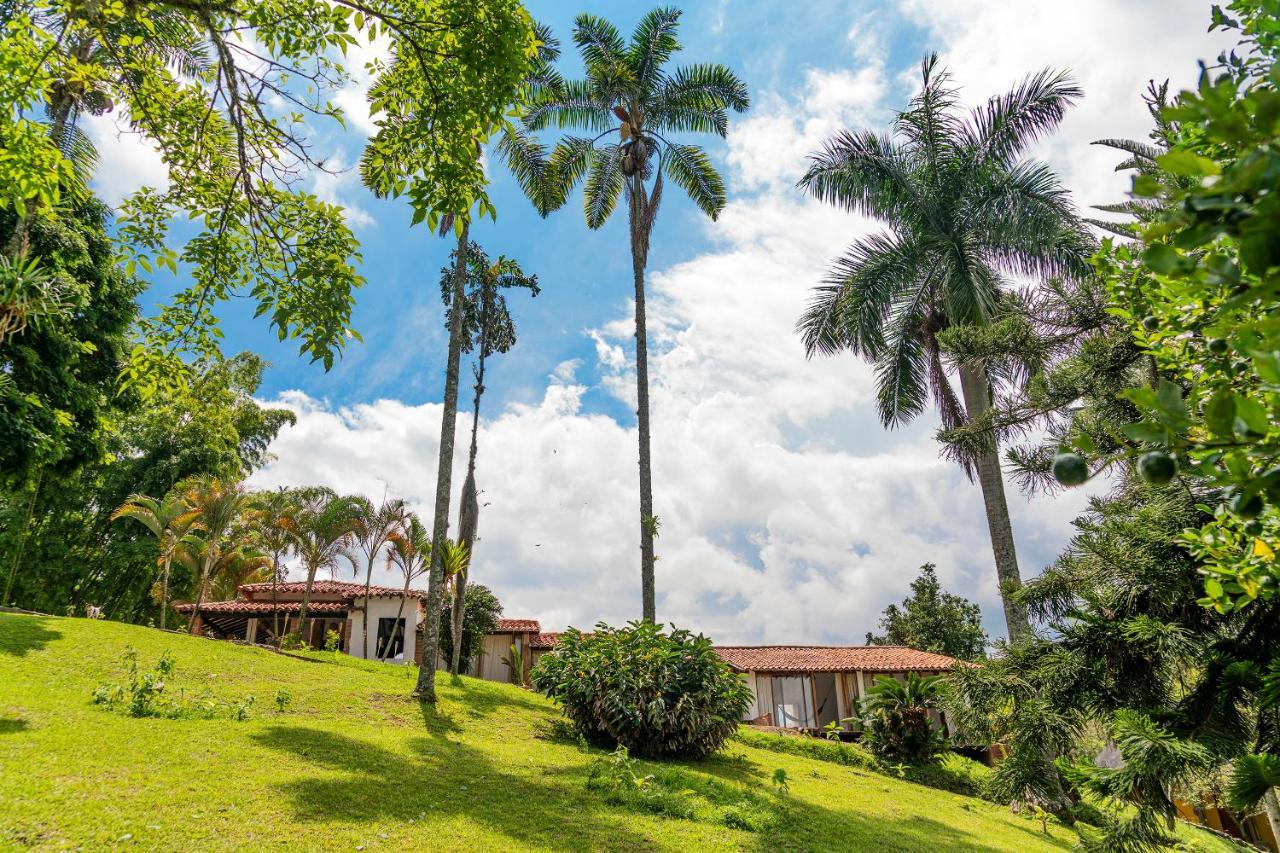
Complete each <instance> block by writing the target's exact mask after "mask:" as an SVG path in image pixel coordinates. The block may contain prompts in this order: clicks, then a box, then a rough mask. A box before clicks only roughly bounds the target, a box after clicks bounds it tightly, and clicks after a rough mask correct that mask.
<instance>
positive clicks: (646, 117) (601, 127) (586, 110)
mask: <svg viewBox="0 0 1280 853" xmlns="http://www.w3.org/2000/svg"><path fill="white" fill-rule="evenodd" d="M679 18H680V12H679V10H677V9H669V8H663V9H656V10H654V11H653V12H650V13H649V14H648V15H646V16H645V17H644V18H643V19H642V20H641V21H640V23H639V24H638V25H637V26H636V29H635V32H634V33H633V34H632V36H631V41H630V43H629V44H628V43H626V42H624V41H623V39H622V36H621V35H619V33H618V30H617V29H616V28H615V27H614V26H613V25H612V24H611V23H609V22H608V21H606V20H604V19H602V18H597V17H595V16H593V15H579V16H578V18H577V21H576V22H575V25H574V32H573V40H574V43H575V44H576V45H577V46H578V49H579V51H580V53H581V54H582V59H583V64H584V65H585V67H586V78H585V79H582V80H572V81H564V80H559V79H557V80H554V81H550V82H548V84H547V85H545V86H543V87H542V88H541V89H540V90H539V91H538V96H537V97H536V98H535V99H534V103H533V105H532V107H531V108H530V109H529V111H528V113H527V114H526V116H525V124H526V126H527V127H528V128H529V129H530V130H533V131H538V130H541V129H544V128H547V127H552V126H554V127H558V128H577V129H579V130H580V131H584V132H585V133H586V134H587V135H585V136H570V135H566V136H565V137H563V138H562V139H560V140H559V141H558V142H557V144H556V146H555V149H554V150H553V151H552V154H551V158H550V162H549V163H548V165H547V168H546V169H545V171H544V172H543V176H542V186H543V192H542V193H541V194H535V196H534V200H535V202H537V203H539V205H540V206H541V207H545V208H546V209H548V210H551V209H555V208H557V207H560V206H561V205H563V204H564V203H565V202H566V201H567V200H568V196H569V193H570V192H571V191H572V190H573V188H574V187H575V186H577V184H578V183H579V182H581V181H583V179H584V178H585V187H584V201H583V210H584V213H585V215H586V221H587V227H589V228H592V229H596V228H600V227H601V226H603V225H604V224H605V222H606V221H607V220H608V219H609V216H610V215H611V214H612V213H613V211H614V209H615V208H616V207H617V203H618V199H619V198H620V197H625V199H626V204H627V219H628V224H629V228H630V242H631V270H632V277H633V282H634V285H635V316H636V320H635V323H636V328H635V334H636V402H637V406H636V422H637V428H638V432H639V443H640V452H639V463H640V518H639V521H640V555H641V564H640V573H641V590H642V597H643V615H644V618H645V619H647V620H650V621H654V620H655V619H656V612H655V611H656V607H655V596H654V579H653V563H654V554H653V539H654V536H655V534H656V532H657V523H658V520H657V517H656V516H655V514H654V509H653V477H652V472H651V465H650V453H649V352H648V338H647V334H646V331H645V281H644V278H645V268H646V266H647V263H648V258H649V241H650V238H651V237H652V235H653V225H654V221H655V218H656V217H657V213H658V205H659V203H660V201H661V199H662V188H663V182H664V180H670V181H672V182H674V183H675V184H676V186H678V187H680V189H682V190H683V191H684V192H685V193H686V194H687V195H688V196H689V198H690V199H692V200H693V202H694V203H695V204H696V205H697V206H698V208H699V209H701V210H702V212H703V213H705V214H707V215H708V216H710V217H711V218H712V219H715V218H716V216H717V215H719V213H720V211H721V210H722V209H723V208H724V204H725V192H724V183H723V181H721V179H720V175H719V174H717V172H716V170H715V169H714V168H713V167H712V165H711V161H710V159H709V158H708V157H707V154H706V152H704V151H703V150H702V149H701V148H699V147H697V146H695V145H688V144H685V143H683V142H680V141H679V140H678V137H680V136H682V135H684V134H686V133H691V132H696V133H712V134H715V135H717V136H724V135H725V133H726V132H727V130H728V126H729V119H728V111H729V110H735V111H739V112H740V111H742V110H745V109H746V108H747V89H746V86H745V85H744V84H743V83H742V81H740V80H739V79H738V78H737V76H735V75H734V73H733V72H732V71H730V70H729V69H728V68H725V67H724V66H722V65H714V64H701V65H688V66H684V67H681V68H676V69H674V70H668V69H667V67H666V66H667V63H668V61H669V60H670V59H671V57H672V56H673V55H674V54H675V53H676V52H678V51H679V50H680V43H679V41H678V40H677V38H676V30H677V28H678V23H679Z"/></svg>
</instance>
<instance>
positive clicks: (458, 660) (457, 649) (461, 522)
mask: <svg viewBox="0 0 1280 853" xmlns="http://www.w3.org/2000/svg"><path fill="white" fill-rule="evenodd" d="M489 310H490V293H489V288H488V287H485V288H484V290H483V292H482V294H481V305H480V346H479V348H478V350H479V357H478V358H477V359H476V385H475V395H474V396H473V397H472V401H471V448H470V450H469V451H468V452H467V478H466V479H465V480H463V481H462V501H461V506H460V507H459V508H458V540H459V541H460V542H461V543H462V544H463V546H465V547H466V549H467V562H466V564H465V565H464V566H463V567H462V570H461V571H460V572H458V576H457V577H455V578H454V579H453V608H452V609H451V611H450V616H451V617H452V618H451V619H450V622H451V623H452V624H451V625H450V627H451V628H452V631H453V633H452V636H453V654H452V655H451V656H450V660H449V672H451V673H453V674H454V675H457V674H458V673H459V672H461V671H462V629H463V620H464V619H465V618H466V612H467V577H468V575H469V574H470V572H471V560H472V557H473V555H474V554H475V545H476V529H477V528H478V526H479V524H480V498H479V495H478V494H477V491H476V451H477V449H478V442H479V432H480V398H481V397H482V396H483V395H484V363H485V358H486V357H487V356H488V354H489V353H488V349H489V335H488V332H489Z"/></svg>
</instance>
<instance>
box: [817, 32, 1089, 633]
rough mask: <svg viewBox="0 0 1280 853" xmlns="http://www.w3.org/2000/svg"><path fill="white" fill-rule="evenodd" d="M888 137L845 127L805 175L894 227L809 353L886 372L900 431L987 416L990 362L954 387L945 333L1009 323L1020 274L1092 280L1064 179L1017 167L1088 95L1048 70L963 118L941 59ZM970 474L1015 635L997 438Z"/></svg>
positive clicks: (849, 275) (961, 369)
mask: <svg viewBox="0 0 1280 853" xmlns="http://www.w3.org/2000/svg"><path fill="white" fill-rule="evenodd" d="M922 72H923V77H924V85H923V88H922V90H921V91H920V93H919V94H918V95H916V96H915V98H914V99H913V100H912V101H911V103H910V105H909V106H908V108H907V110H906V111H904V112H902V113H900V114H899V115H898V116H897V118H896V119H895V120H894V122H893V134H892V135H891V136H886V135H877V134H875V133H872V132H870V131H858V132H850V131H843V132H841V133H839V134H837V135H836V136H835V138H833V139H832V140H830V141H829V142H828V143H827V145H826V146H825V148H824V149H823V150H822V151H821V152H820V153H818V154H815V155H813V157H812V163H811V165H810V167H809V169H808V172H807V173H806V174H805V176H804V178H803V179H802V180H801V181H800V185H801V187H803V188H804V189H805V190H807V191H808V192H809V193H810V194H811V195H813V196H814V197H816V198H819V199H822V200H824V201H828V202H831V203H833V204H835V205H838V206H840V207H844V208H847V209H850V210H853V211H857V212H860V213H863V214H866V215H869V216H874V217H876V218H878V219H881V220H883V221H884V222H886V223H887V224H888V225H889V232H888V233H884V234H877V235H873V236H869V237H865V238H862V239H859V240H857V241H855V242H854V243H853V244H852V245H851V246H850V247H849V249H848V250H847V252H846V253H845V255H844V257H842V258H841V259H840V260H838V261H836V263H835V265H834V267H833V268H832V271H831V274H830V277H829V278H828V281H827V284H826V285H824V286H822V287H820V288H818V289H817V290H816V291H815V297H814V300H813V303H812V304H811V306H810V308H809V309H808V311H806V312H805V314H804V316H803V317H802V318H801V320H800V323H799V329H800V331H801V333H802V334H803V336H804V342H805V346H806V349H807V350H808V352H809V354H810V355H813V354H814V353H824V354H834V353H837V352H846V351H847V352H852V353H854V354H856V355H859V356H861V357H862V358H864V359H866V360H867V361H869V362H871V363H872V364H874V365H875V370H876V380H877V386H878V387H877V394H878V399H877V408H878V410H879V415H880V419H881V421H882V422H883V423H884V424H885V426H888V427H894V426H900V425H902V424H905V423H907V422H908V421H910V420H912V419H913V418H915V417H916V416H918V415H920V414H921V413H922V412H923V411H924V409H925V407H926V406H927V405H928V402H929V399H930V398H931V397H932V399H933V401H934V403H935V405H936V406H937V409H938V411H939V413H940V415H941V418H942V424H943V427H944V428H954V427H958V426H961V425H963V424H966V423H971V422H972V421H973V420H974V419H980V418H981V417H982V416H983V413H984V412H986V411H988V410H989V409H990V408H991V405H992V388H991V376H990V374H989V372H988V370H987V365H986V364H984V363H982V362H981V361H974V360H965V361H962V362H961V363H960V364H959V365H958V366H957V367H958V373H959V378H960V389H961V397H962V398H963V401H964V402H963V406H962V405H961V403H960V400H959V399H957V397H956V394H955V391H954V390H953V389H952V386H951V382H950V379H949V378H948V374H947V367H948V366H947V364H946V363H944V359H943V355H942V352H941V349H940V346H939V341H938V335H939V334H940V333H942V332H943V331H945V330H947V329H949V328H951V327H955V326H984V325H987V324H989V323H991V322H992V321H993V319H995V318H997V317H998V315H999V312H1000V304H1001V301H1002V298H1003V297H1002V288H1003V286H1004V285H1005V283H1006V281H1007V279H1008V277H1010V276H1024V277H1054V276H1064V275H1071V274H1075V273H1079V272H1083V270H1084V268H1085V258H1086V257H1087V255H1088V253H1089V239H1088V237H1087V236H1086V235H1085V234H1084V232H1083V230H1082V228H1081V226H1080V225H1079V224H1078V222H1077V220H1076V218H1075V213H1074V211H1073V209H1072V206H1071V203H1070V201H1069V199H1068V197H1067V194H1066V192H1065V191H1064V190H1063V188H1062V186H1061V185H1060V183H1059V182H1058V179H1057V177H1056V176H1055V175H1054V174H1053V173H1052V172H1050V171H1049V169H1048V168H1047V167H1046V166H1044V165H1043V164H1040V163H1038V162H1035V161H1032V160H1026V159H1021V155H1022V154H1023V152H1024V151H1025V150H1026V148H1027V146H1028V145H1030V144H1031V143H1032V142H1034V141H1035V140H1036V139H1038V138H1040V137H1041V136H1042V135H1043V134H1045V133H1048V132H1049V131H1051V130H1052V129H1053V128H1055V127H1056V126H1057V124H1058V123H1059V121H1061V119H1062V116H1063V114H1064V112H1065V110H1066V108H1067V107H1068V106H1069V105H1070V104H1071V103H1072V102H1073V101H1074V100H1075V99H1077V98H1078V97H1079V96H1080V90H1079V89H1078V88H1077V87H1076V86H1075V84H1074V83H1072V82H1071V80H1070V79H1069V78H1068V77H1067V76H1066V75H1065V74H1062V73H1052V72H1050V71H1042V72H1040V73H1039V74H1036V75H1033V76H1031V77H1028V78H1027V79H1026V80H1025V81H1023V82H1022V83H1021V84H1020V85H1018V86H1017V87H1016V88H1014V89H1012V90H1011V91H1009V92H1008V93H1006V94H1004V95H1001V96H999V97H996V98H992V99H991V100H990V101H988V102H987V104H986V105H985V106H982V107H979V108H977V109H975V110H972V111H971V112H968V113H967V114H965V113H962V112H961V111H960V110H958V109H957V106H956V95H955V90H954V89H953V88H952V87H951V86H950V84H949V81H948V77H947V74H946V72H945V71H943V70H942V69H940V68H938V67H937V57H936V56H930V57H928V58H926V59H925V61H924V63H923V66H922ZM978 445H979V446H978V447H976V448H975V449H974V451H973V452H972V454H971V455H970V457H969V459H968V462H969V464H967V465H966V467H967V468H968V467H970V465H971V468H972V469H973V470H975V471H976V473H977V475H978V480H979V483H980V484H981V486H982V494H983V500H984V503H985V508H986V514H987V524H988V527H989V530H990V535H991V545H992V550H993V552H994V555H995V565H996V573H997V576H998V578H999V581H1000V592H1001V596H1002V598H1003V600H1004V611H1005V621H1006V623H1007V624H1008V628H1009V637H1010V639H1011V640H1014V641H1016V640H1018V639H1019V638H1021V637H1023V636H1025V634H1026V633H1027V631H1028V630H1029V629H1028V623H1027V615H1026V611H1025V609H1023V608H1022V607H1021V606H1020V605H1018V604H1017V603H1016V602H1014V601H1012V600H1011V598H1010V593H1012V592H1013V591H1014V590H1015V589H1016V588H1017V587H1018V586H1020V585H1021V580H1020V576H1019V573H1018V560H1017V554H1016V551H1015V549H1014V541H1013V530H1012V526H1011V525H1010V522H1009V509H1008V506H1007V504H1006V502H1005V494H1004V482H1003V479H1002V476H1001V469H1000V455H999V454H1000V449H999V446H998V442H997V441H996V440H995V439H994V437H992V436H989V435H988V438H987V439H986V440H983V441H980V442H978Z"/></svg>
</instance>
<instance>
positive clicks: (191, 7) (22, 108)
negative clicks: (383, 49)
mask: <svg viewBox="0 0 1280 853" xmlns="http://www.w3.org/2000/svg"><path fill="white" fill-rule="evenodd" d="M0 20H3V23H4V25H5V26H4V27H3V29H2V30H0V56H3V57H4V64H3V72H4V73H3V76H4V78H5V79H6V80H9V81H11V85H8V86H6V87H4V89H3V91H0V107H2V108H0V116H3V119H0V147H2V148H3V149H4V150H5V152H6V155H7V156H6V158H5V161H4V163H3V166H2V167H0V187H3V188H4V189H3V192H2V194H0V207H3V208H6V209H12V210H14V211H15V212H16V213H17V215H18V217H19V218H20V219H21V221H22V223H23V224H22V225H21V226H20V227H19V228H18V229H17V230H16V231H15V232H13V234H12V235H11V239H10V241H9V249H10V250H9V252H8V254H9V255H10V256H19V255H21V254H22V251H23V246H24V244H25V239H24V233H25V231H26V230H27V227H28V224H29V223H31V222H33V221H34V219H35V218H37V217H46V218H47V217H51V216H57V215H58V213H57V211H58V210H59V204H60V202H61V200H62V199H64V198H66V197H67V196H68V195H70V196H71V197H72V198H73V199H74V198H75V197H76V196H77V194H78V188H79V186H80V185H81V184H82V183H83V180H80V181H77V180H76V179H77V178H78V177H81V178H82V177H83V176H82V175H80V174H78V172H77V169H76V168H75V163H76V158H75V157H74V156H73V155H74V154H75V153H76V151H77V146H78V145H79V143H78V142H77V140H82V137H80V136H76V135H74V134H73V133H72V131H73V130H74V120H75V116H76V115H78V114H79V113H80V112H82V111H91V112H98V113H103V112H112V111H114V112H116V113H118V114H120V115H122V116H124V117H125V121H127V123H128V125H129V127H130V129H131V130H133V131H135V132H137V133H138V134H139V135H140V136H141V137H142V138H143V139H145V140H146V142H148V143H150V144H152V145H154V146H156V147H157V148H158V149H159V150H160V152H161V154H162V156H163V159H164V161H165V164H166V166H167V167H168V176H167V177H168V187H169V188H168V189H167V190H159V189H155V188H145V189H143V190H142V191H140V192H138V193H137V194H135V195H134V196H133V197H131V198H130V199H127V200H126V201H125V202H124V204H123V205H122V207H121V210H122V214H123V216H122V220H121V225H120V228H119V229H118V230H117V241H118V245H119V249H120V253H121V254H122V255H123V256H124V258H125V259H126V264H127V269H128V270H130V271H132V269H133V268H134V266H135V265H137V266H141V267H142V268H144V269H147V270H151V269H154V268H156V267H163V268H167V269H169V270H170V271H176V269H177V268H178V265H179V264H182V265H183V267H184V269H185V270H189V271H190V276H191V280H192V282H193V283H192V285H191V286H190V287H188V288H185V289H183V290H181V291H179V293H178V294H176V295H175V296H174V297H173V299H172V300H171V301H170V302H169V303H168V304H167V305H165V306H164V307H163V308H162V309H161V311H160V313H159V315H158V316H156V317H154V318H150V319H148V320H147V321H146V322H145V323H144V324H143V326H142V329H141V331H142V333H143V340H144V342H145V345H144V346H139V347H136V348H134V349H133V350H131V352H130V359H129V364H128V366H127V368H126V370H125V372H124V377H125V379H126V381H127V382H129V383H132V384H134V385H136V386H137V387H139V388H140V389H141V390H143V391H144V392H148V393H149V392H151V391H153V390H155V389H156V388H157V387H158V386H159V385H160V384H165V383H168V384H173V383H176V382H180V381H182V379H184V378H185V372H184V369H183V365H184V362H185V360H184V359H183V357H182V356H183V355H184V354H185V355H194V356H196V357H197V358H209V357H216V356H217V348H218V338H219V337H220V336H219V334H218V331H217V323H218V320H217V313H216V312H215V311H214V310H213V306H214V305H215V304H216V303H218V302H220V301H223V300H226V299H230V298H232V297H233V296H234V295H235V294H240V293H243V294H247V295H249V297H250V298H251V299H253V301H254V302H255V303H256V306H257V310H258V313H259V314H264V315H266V316H268V317H269V319H270V322H271V324H272V326H273V328H274V329H275V330H276V331H277V332H278V333H279V334H280V336H281V337H282V338H286V337H287V338H294V339H298V340H300V342H301V350H302V351H303V352H304V353H306V354H307V355H308V356H309V357H311V358H312V359H313V360H318V361H320V362H322V363H323V364H324V365H325V366H326V367H328V366H329V365H331V364H332V362H333V360H334V358H335V357H336V356H337V355H339V354H340V353H341V351H342V349H343V347H344V346H345V343H346V341H347V340H348V339H349V338H350V337H353V334H352V333H351V329H350V311H351V305H352V301H353V300H352V291H353V289H354V288H356V287H358V286H359V285H360V284H361V283H362V279H361V277H360V276H359V274H358V273H357V271H356V264H357V263H358V261H359V254H358V244H357V242H356V240H355V237H354V236H353V235H352V233H351V231H350V229H349V228H348V227H347V225H346V223H345V221H344V218H343V212H342V210H341V208H339V207H337V206H336V205H331V204H326V203H324V202H322V201H321V200H319V199H318V198H317V197H316V196H315V195H314V194H313V193H310V192H307V191H305V190H304V189H303V188H302V186H303V185H304V184H305V183H306V181H305V180H304V179H305V178H306V177H307V176H308V175H309V174H310V173H314V172H316V171H319V170H323V169H324V168H325V166H324V161H323V159H322V158H321V157H319V156H317V155H316V153H315V152H314V150H313V145H314V141H315V140H314V139H313V138H312V137H311V136H310V134H309V133H308V131H309V130H311V129H312V128H313V127H315V126H317V125H319V124H322V123H323V122H322V121H318V120H326V119H327V120H334V121H338V122H341V120H342V115H341V112H340V110H338V109H337V108H336V107H335V106H333V104H332V103H331V101H330V97H331V96H332V95H333V93H334V92H335V91H337V90H338V89H339V88H340V87H341V86H342V85H343V84H344V83H345V81H346V72H345V69H344V67H343V65H342V63H341V61H340V60H339V59H338V58H337V57H336V55H337V54H338V53H339V52H342V51H345V48H346V47H347V46H348V45H350V44H353V43H356V42H357V40H358V38H365V39H370V40H372V39H376V38H385V39H386V40H387V41H388V42H389V43H390V47H391V51H392V55H393V57H394V58H393V60H392V62H393V65H394V66H395V67H396V68H397V69H402V70H401V71H400V76H399V77H398V79H397V80H396V85H395V87H394V88H393V89H392V90H391V91H390V92H388V93H387V96H386V97H387V98H389V99H390V100H391V101H394V102H399V103H404V102H412V103H413V104H415V105H416V107H417V109H419V110H420V111H421V112H422V113H423V114H425V115H428V116H429V117H430V120H429V121H424V122H422V123H420V124H419V125H418V126H417V127H415V128H414V129H413V132H412V140H411V141H412V142H413V143H414V144H415V145H416V146H417V147H419V148H420V149H421V150H422V151H423V152H425V153H423V154H421V155H419V162H421V163H423V164H424V165H425V167H426V168H425V176H426V177H427V178H428V181H427V182H426V183H425V184H424V186H433V187H440V188H442V195H443V196H444V198H446V199H447V198H451V197H452V196H453V195H454V194H455V192H454V191H455V190H456V188H457V186H458V185H459V184H461V185H463V186H466V185H467V184H469V183H470V178H471V174H472V172H474V171H475V170H476V169H477V168H478V166H477V165H476V164H475V163H474V162H473V159H474V146H475V142H476V141H477V140H478V139H483V138H486V137H487V136H488V134H489V133H490V128H491V126H492V124H493V123H494V121H495V120H496V119H497V118H498V117H500V116H501V113H502V111H503V109H504V108H505V107H506V105H507V104H508V103H510V101H511V95H512V94H513V92H514V91H515V88H516V85H517V84H518V82H519V73H518V68H517V71H516V72H512V71H511V70H510V69H511V68H512V66H520V65H521V63H522V62H523V61H524V54H523V50H524V42H522V41H521V39H524V40H525V41H529V42H531V41H532V33H531V28H530V26H529V24H528V20H527V15H526V14H525V13H524V11H523V9H521V8H520V6H519V4H518V3H517V2H515V0H482V2H478V3H477V2H474V0H391V2H386V3H379V4H367V3H361V2H356V0H337V2H332V3H331V2H328V0H301V2H298V0H288V2H284V0H266V2H259V3H252V4H248V5H245V6H237V5H234V4H226V3H213V4H192V3H188V2H183V0H162V2H155V3H142V4H137V3H135V4H123V5H122V4H107V5H105V6H104V5H102V4H98V3H88V4H79V3H56V4H48V3H43V2H38V0H18V2H14V3H8V4H5V7H4V8H3V9H2V10H0ZM375 65H377V64H375ZM380 68H381V66H380V65H377V67H375V70H379V69H380ZM298 81H305V83H303V84H299V83H298ZM395 105H396V104H394V103H392V104H384V103H381V102H380V103H378V104H375V112H378V111H379V110H384V111H387V112H389V113H392V114H394V112H395V110H394V107H395ZM384 108H385V109H384ZM393 153H394V152H393ZM460 176H461V179H459V178H460ZM419 189H420V187H419V186H415V188H414V190H415V192H417V191H418V190H419ZM449 209H455V210H456V209H461V208H456V207H454V208H449ZM179 214H185V216H180V215H179ZM175 219H189V220H190V221H192V222H193V223H194V228H193V229H192V236H191V237H190V238H189V239H188V240H186V242H185V245H183V246H182V247H181V248H180V249H176V250H175V249H172V248H170V247H168V246H167V245H166V241H167V238H168V237H169V223H170V222H172V221H173V220H175Z"/></svg>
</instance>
